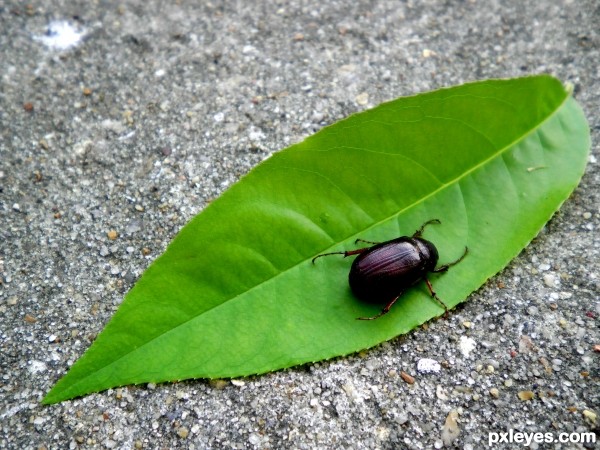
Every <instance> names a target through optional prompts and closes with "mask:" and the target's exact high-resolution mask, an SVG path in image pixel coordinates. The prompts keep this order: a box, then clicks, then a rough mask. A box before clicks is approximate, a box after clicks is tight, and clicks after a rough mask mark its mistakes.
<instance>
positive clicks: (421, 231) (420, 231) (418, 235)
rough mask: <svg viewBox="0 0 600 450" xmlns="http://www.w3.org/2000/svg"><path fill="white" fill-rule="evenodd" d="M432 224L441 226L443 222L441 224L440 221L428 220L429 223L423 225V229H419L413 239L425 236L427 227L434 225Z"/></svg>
mask: <svg viewBox="0 0 600 450" xmlns="http://www.w3.org/2000/svg"><path fill="white" fill-rule="evenodd" d="M432 223H434V224H436V225H439V224H440V223H442V222H440V221H439V220H438V219H431V220H428V221H427V222H425V223H424V224H423V225H421V228H419V229H418V230H417V231H415V234H413V235H412V237H421V235H422V234H423V230H424V229H425V227H426V226H427V225H430V224H432Z"/></svg>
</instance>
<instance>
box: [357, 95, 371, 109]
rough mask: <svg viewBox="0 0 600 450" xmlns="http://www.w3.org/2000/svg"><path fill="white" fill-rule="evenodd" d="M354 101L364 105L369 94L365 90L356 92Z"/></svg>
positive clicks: (367, 101)
mask: <svg viewBox="0 0 600 450" xmlns="http://www.w3.org/2000/svg"><path fill="white" fill-rule="evenodd" d="M356 103H358V104H359V105H360V106H365V105H366V104H367V103H369V94H368V93H366V92H363V93H361V94H358V95H357V96H356Z"/></svg>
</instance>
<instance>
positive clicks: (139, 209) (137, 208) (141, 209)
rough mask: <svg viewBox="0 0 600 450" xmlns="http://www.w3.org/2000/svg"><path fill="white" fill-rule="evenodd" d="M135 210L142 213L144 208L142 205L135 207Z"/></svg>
mask: <svg viewBox="0 0 600 450" xmlns="http://www.w3.org/2000/svg"><path fill="white" fill-rule="evenodd" d="M135 210H136V211H139V212H142V211H144V207H143V206H142V205H135Z"/></svg>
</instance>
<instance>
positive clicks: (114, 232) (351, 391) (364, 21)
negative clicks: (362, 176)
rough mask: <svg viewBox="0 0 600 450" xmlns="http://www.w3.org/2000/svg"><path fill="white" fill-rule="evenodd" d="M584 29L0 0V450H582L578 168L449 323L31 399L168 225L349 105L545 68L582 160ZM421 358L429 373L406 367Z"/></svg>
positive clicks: (479, 18)
mask: <svg viewBox="0 0 600 450" xmlns="http://www.w3.org/2000/svg"><path fill="white" fill-rule="evenodd" d="M54 20H58V21H65V22H63V23H62V24H59V25H56V24H54V25H52V27H53V28H52V29H51V30H50V32H48V27H49V24H51V23H52V21H54ZM599 24H600V5H599V4H598V2H597V0H582V1H574V0H571V1H568V0H566V1H558V0H552V1H538V0H523V1H508V0H506V1H499V0H496V1H494V0H492V1H475V0H472V1H459V0H448V1H431V0H430V1H423V2H417V1H411V0H409V1H381V2H377V1H367V0H355V1H352V2H342V1H338V0H333V1H327V2H326V1H313V0H307V1H298V0H292V1H290V2H283V1H277V2H266V1H254V2H242V1H223V2H218V1H214V2H212V3H209V2H205V1H196V2H192V1H175V2H164V1H159V0H150V1H141V0H136V1H134V0H132V1H129V0H125V1H123V2H119V3H116V2H87V1H66V0H64V1H59V0H57V1H53V2H31V3H29V4H27V3H26V2H20V1H16V0H8V1H6V0H5V1H3V2H2V3H1V4H0V74H1V77H2V78H1V80H0V316H1V317H2V320H1V322H0V362H1V367H2V374H1V379H0V448H9V449H58V448H61V449H62V448H124V449H131V448H135V449H138V448H149V449H154V448H187V449H218V448H239V449H242V448H249V449H253V448H273V449H279V448H294V449H316V448H323V449H328V448H335V449H362V448H381V449H398V448H414V449H420V448H441V447H442V446H444V445H447V446H450V447H455V448H462V449H479V448H486V447H487V444H488V436H489V434H488V433H490V432H498V433H499V432H508V430H509V429H513V430H515V431H524V432H529V433H530V432H544V433H545V432H551V433H555V436H556V437H558V433H561V432H564V433H577V432H595V433H596V435H595V436H596V437H597V439H598V440H600V438H598V432H599V423H600V418H599V417H598V415H600V386H599V376H600V373H599V359H600V353H599V352H598V348H597V347H596V350H594V346H595V345H596V346H597V345H599V344H600V333H599V327H598V324H599V317H600V304H599V301H598V297H599V295H598V292H599V262H600V254H599V248H600V238H599V235H598V231H597V230H598V229H599V227H600V210H599V207H598V205H599V204H600V201H599V198H598V197H599V192H600V190H599V185H600V171H599V169H598V163H597V160H596V158H595V157H594V156H591V157H590V161H589V164H588V166H587V169H586V174H585V176H584V178H583V180H582V183H581V185H580V186H579V187H578V188H577V190H576V191H575V193H574V194H573V195H572V196H571V198H570V199H569V200H568V201H566V202H565V204H564V205H563V207H562V208H561V211H560V213H558V214H557V215H556V216H555V217H554V218H553V219H552V220H551V221H550V222H549V224H548V225H547V226H546V227H545V229H544V230H543V231H542V233H541V234H540V235H539V236H538V237H537V238H536V239H535V240H534V241H533V242H532V244H531V245H530V246H529V247H527V248H526V249H525V250H524V251H523V252H522V253H521V255H520V256H519V257H517V258H516V259H515V260H514V261H513V262H512V263H511V264H510V265H509V266H508V267H507V268H506V269H505V270H504V271H503V272H502V273H500V274H499V275H497V276H496V277H494V278H493V279H491V280H489V282H488V283H486V284H485V285H484V286H483V287H482V288H481V289H480V290H479V291H477V292H476V293H475V294H473V295H472V296H471V298H470V300H469V301H468V302H466V303H465V304H463V305H462V306H460V307H458V308H457V309H456V310H454V311H453V312H452V313H451V315H450V317H449V318H448V319H447V320H437V321H433V322H431V323H429V324H428V325H426V326H423V327H422V328H420V329H417V330H414V331H413V332H412V333H409V334H408V335H406V336H402V337H399V338H397V339H394V340H392V341H390V342H388V343H385V344H382V345H380V346H378V347H376V348H374V349H371V350H367V351H363V352H360V353H359V354H356V355H353V356H349V357H344V358H338V359H334V360H331V361H326V362H322V363H317V364H312V365H306V366H302V367H297V368H293V369H289V370H284V371H279V372H275V373H270V374H267V375H263V376H257V377H252V378H247V379H242V380H235V381H234V382H230V381H216V382H215V381H213V382H208V381H205V380H195V381H186V382H181V383H176V384H164V385H157V386H155V385H152V384H150V385H143V386H137V387H126V388H121V389H114V390H109V391H106V392H102V393H100V394H92V395H89V396H86V397H84V398H81V399H77V400H74V401H68V402H64V403H61V404H58V405H53V406H50V407H45V406H41V405H40V403H39V402H40V400H41V398H42V397H43V395H44V394H45V393H46V392H47V391H48V390H49V389H50V387H51V386H52V385H53V383H55V382H56V380H57V379H58V378H59V377H60V376H62V375H63V374H64V373H65V371H66V370H67V369H68V367H69V365H70V364H72V363H73V362H74V361H75V360H76V359H77V358H79V357H80V356H81V355H82V354H83V352H84V351H85V350H86V349H87V348H88V347H89V345H90V341H91V340H92V339H93V338H94V336H95V335H96V334H97V333H98V332H100V331H101V330H102V328H103V326H104V325H105V324H106V323H107V321H108V320H109V319H110V317H111V316H112V314H113V313H114V312H115V310H116V309H117V308H118V306H119V303H120V302H121V300H122V298H123V296H124V294H125V293H126V292H127V291H128V290H129V289H130V288H131V286H132V285H133V283H134V282H135V280H136V279H137V278H138V277H139V276H140V274H141V273H142V272H143V271H144V269H145V268H146V267H147V266H148V264H149V263H150V262H151V261H152V260H153V259H154V258H156V257H157V256H158V255H160V254H161V252H163V251H164V249H165V248H166V246H167V244H168V243H169V241H170V240H171V239H172V238H173V237H174V236H175V234H176V233H177V231H178V230H179V229H181V227H183V226H184V225H185V224H186V222H188V221H189V220H190V219H191V218H192V217H193V216H194V215H195V214H197V213H198V212H199V211H201V210H202V208H203V207H204V206H205V205H206V204H207V203H208V202H209V201H210V200H211V199H214V198H216V197H217V196H219V194H220V193H221V192H223V190H224V189H226V188H227V187H228V186H229V185H231V184H232V183H233V182H235V181H236V180H238V179H239V178H240V176H241V175H243V174H244V173H246V172H247V171H248V170H250V169H251V168H252V167H253V166H255V165H256V164H258V163H259V162H260V161H261V160H263V159H264V158H266V157H267V156H268V155H269V154H271V153H272V152H274V151H277V150H278V149H281V148H284V147H286V146H288V145H289V144H291V143H293V142H297V141H300V140H302V139H303V138H305V137H306V136H308V135H310V134H312V133H314V132H315V131H316V130H318V129H320V128H321V127H323V126H324V125H326V124H330V123H333V122H335V121H337V120H338V119H340V118H343V117H345V116H347V115H349V114H350V113H353V112H356V111H360V110H363V109H366V108H369V107H371V106H374V105H377V104H379V103H380V102H383V101H386V100H390V99H393V98H396V97H399V96H402V95H408V94H414V93H416V92H421V91H426V90H431V89H436V88H439V87H442V86H450V85H454V84H459V83H463V82H466V81H471V80H477V79H484V78H497V77H513V76H520V75H524V74H535V73H542V72H545V73H551V74H553V75H555V76H557V77H559V78H560V79H562V80H563V81H568V82H571V83H573V84H574V86H575V91H574V92H575V97H576V98H577V99H578V101H579V102H580V103H581V105H582V106H583V109H584V110H585V112H586V115H587V117H588V120H589V121H590V127H591V130H592V141H593V142H594V144H593V148H592V155H594V154H595V155H597V154H598V145H597V142H598V141H599V140H600V139H599V134H600V115H599V114H598V105H599V104H600V72H599V69H598V67H599V66H598V63H599V61H600V35H599V30H600V26H599ZM57 27H58V28H57ZM65 31H66V33H65ZM61 33H62V34H61ZM77 39H80V41H79V42H75V41H77ZM70 44H74V45H73V46H71V47H69V45H70ZM424 358H428V359H433V360H435V361H434V362H438V363H440V367H438V370H433V371H423V372H419V371H418V370H417V363H418V362H419V361H420V360H422V359H424ZM430 363H431V362H429V364H430ZM421 364H422V365H423V364H425V363H423V362H422V363H421ZM425 365H426V364H425ZM596 445H600V444H596ZM523 446H524V444H520V445H516V444H515V445H512V444H508V443H501V444H499V445H498V446H496V447H495V448H522V447H523ZM583 447H584V446H582V445H580V444H577V445H576V444H556V445H554V446H547V445H546V444H536V443H532V444H531V445H530V446H529V448H565V449H567V448H583ZM585 447H586V448H592V447H593V445H587V446H585Z"/></svg>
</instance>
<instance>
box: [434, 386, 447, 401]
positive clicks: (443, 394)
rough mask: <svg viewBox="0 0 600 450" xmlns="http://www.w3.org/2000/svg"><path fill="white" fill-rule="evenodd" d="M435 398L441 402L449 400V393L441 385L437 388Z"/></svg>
mask: <svg viewBox="0 0 600 450" xmlns="http://www.w3.org/2000/svg"><path fill="white" fill-rule="evenodd" d="M435 396H436V397H437V398H439V399H440V400H448V392H447V391H446V389H444V387H443V386H441V385H439V384H438V385H437V386H436V387H435Z"/></svg>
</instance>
